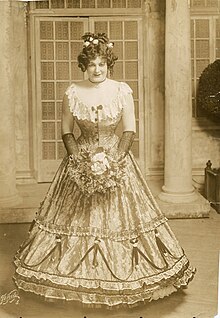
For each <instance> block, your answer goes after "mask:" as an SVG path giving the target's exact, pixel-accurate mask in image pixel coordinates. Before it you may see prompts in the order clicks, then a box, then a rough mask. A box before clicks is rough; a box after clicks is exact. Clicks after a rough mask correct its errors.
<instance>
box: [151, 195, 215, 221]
mask: <svg viewBox="0 0 220 318" xmlns="http://www.w3.org/2000/svg"><path fill="white" fill-rule="evenodd" d="M163 194H164V193H163ZM193 196H194V200H193V201H191V200H190V201H187V200H186V201H185V202H184V201H182V202H179V199H180V197H178V198H177V199H178V200H177V201H176V202H175V200H174V197H173V200H172V201H169V202H167V201H165V200H162V199H163V198H164V197H165V199H166V196H163V195H162V193H160V194H159V196H157V197H156V198H155V199H156V201H157V203H158V205H159V207H160V209H161V211H162V212H163V213H164V214H165V216H166V217H167V218H170V219H183V218H204V217H209V213H210V209H211V206H210V203H209V201H207V200H206V199H205V198H204V197H203V196H202V195H201V194H200V193H198V192H194V193H193ZM185 199H186V197H185ZM191 199H192V197H191Z"/></svg>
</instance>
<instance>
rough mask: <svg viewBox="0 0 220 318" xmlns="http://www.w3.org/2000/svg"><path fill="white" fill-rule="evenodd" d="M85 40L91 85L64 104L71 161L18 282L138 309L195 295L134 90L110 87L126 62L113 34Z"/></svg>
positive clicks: (73, 89)
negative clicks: (162, 201) (163, 206)
mask: <svg viewBox="0 0 220 318" xmlns="http://www.w3.org/2000/svg"><path fill="white" fill-rule="evenodd" d="M83 39H84V47H83V50H82V52H81V53H80V54H79V56H78V62H79V67H80V68H81V70H82V71H83V72H84V71H86V72H87V75H88V79H87V80H83V81H81V82H79V83H75V84H72V85H70V86H69V87H68V89H67V91H66V93H65V96H64V99H63V116H62V138H63V142H64V144H65V147H66V150H67V154H68V155H67V156H66V157H65V158H64V160H63V162H62V163H61V166H60V167H59V169H58V171H57V174H56V176H55V178H54V180H53V182H52V184H51V186H50V189H49V190H48V193H47V195H46V197H45V199H44V201H43V203H42V204H41V207H40V209H39V212H38V214H37V216H36V219H35V221H34V222H33V224H32V227H31V229H30V231H29V236H28V238H27V240H26V241H25V242H24V243H23V244H22V246H21V248H20V250H19V251H18V253H17V255H16V260H15V264H16V266H17V269H16V274H15V282H16V284H17V286H18V287H19V288H21V289H23V290H25V291H30V292H34V293H36V294H39V295H42V296H45V297H46V298H53V299H66V300H75V301H79V302H81V303H83V304H87V305H92V306H100V305H105V306H107V307H113V306H120V305H125V306H134V305H136V304H138V303H140V302H143V301H151V300H153V299H158V298H162V297H164V296H167V295H169V294H171V293H173V292H174V291H176V290H177V289H178V288H180V287H185V286H186V285H187V284H188V282H189V281H190V280H191V279H192V277H193V274H194V272H195V270H194V269H193V268H192V267H191V266H190V265H189V261H188V259H187V257H186V256H185V254H184V251H183V249H182V248H181V247H180V245H179V243H178V241H177V240H176V238H175V236H174V234H173V232H172V231H171V230H170V228H169V226H168V224H167V219H166V218H165V217H164V215H163V214H162V213H161V211H160V209H159V208H158V206H157V204H156V202H155V200H154V198H153V197H152V194H151V192H150V190H149V188H148V186H147V184H146V182H145V180H144V178H143V176H142V174H141V172H140V170H139V168H138V166H137V163H136V162H135V160H134V157H133V155H132V153H131V152H130V148H131V145H132V142H133V139H134V135H135V130H136V127H135V115H134V103H133V98H132V90H131V88H130V87H129V86H128V85H127V84H125V83H123V82H117V81H114V80H111V79H109V78H107V72H108V71H110V72H112V69H113V66H114V63H115V60H116V59H117V58H116V57H115V55H114V53H113V43H111V42H109V40H108V38H107V36H106V35H105V34H97V35H94V34H91V33H86V34H85V35H84V36H83ZM121 120H122V123H123V134H122V136H121V137H120V138H119V137H118V136H116V134H115V129H116V127H117V126H118V124H119V122H120V121H121ZM74 122H76V123H77V124H78V126H79V127H80V130H81V135H80V137H79V138H78V139H77V140H76V139H75V137H74V135H73V133H72V131H73V125H74Z"/></svg>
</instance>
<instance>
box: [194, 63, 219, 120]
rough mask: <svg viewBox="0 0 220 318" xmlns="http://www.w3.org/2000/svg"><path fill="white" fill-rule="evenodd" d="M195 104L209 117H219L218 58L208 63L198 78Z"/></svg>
mask: <svg viewBox="0 0 220 318" xmlns="http://www.w3.org/2000/svg"><path fill="white" fill-rule="evenodd" d="M197 106H198V108H199V109H203V110H205V114H206V115H207V116H209V117H210V118H211V119H217V118H218V120H219V118H220V60H216V61H215V62H213V63H211V64H209V65H208V66H207V67H206V68H205V69H204V71H203V72H202V74H201V76H200V78H199V84H198V91H197Z"/></svg>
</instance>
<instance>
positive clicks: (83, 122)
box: [66, 82, 132, 146]
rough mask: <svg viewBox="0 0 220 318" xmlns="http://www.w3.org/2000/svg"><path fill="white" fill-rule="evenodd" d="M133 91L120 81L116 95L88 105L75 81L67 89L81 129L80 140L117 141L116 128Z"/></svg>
mask: <svg viewBox="0 0 220 318" xmlns="http://www.w3.org/2000/svg"><path fill="white" fill-rule="evenodd" d="M130 93H132V89H131V88H130V87H129V86H128V85H127V84H126V83H124V82H118V89H117V93H116V96H115V97H114V98H113V99H112V100H111V101H110V102H109V103H106V104H101V105H94V106H88V105H86V104H85V103H84V102H82V100H81V99H80V98H79V96H78V94H77V86H76V85H75V84H74V83H73V84H72V85H70V86H69V87H68V89H67V90H66V95H67V96H68V99H69V108H70V111H71V113H72V114H73V116H74V118H75V120H76V122H77V124H78V126H79V128H80V130H81V136H80V137H79V142H80V143H82V142H87V143H89V144H91V143H93V144H94V143H95V144H98V146H100V145H102V146H103V145H104V144H107V143H109V145H111V144H112V142H113V141H115V139H116V138H115V135H114V132H115V129H116V128H117V125H118V123H119V121H120V119H121V117H122V112H123V108H124V107H126V100H125V96H126V95H127V94H130Z"/></svg>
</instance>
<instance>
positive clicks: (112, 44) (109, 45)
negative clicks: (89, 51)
mask: <svg viewBox="0 0 220 318" xmlns="http://www.w3.org/2000/svg"><path fill="white" fill-rule="evenodd" d="M106 46H107V48H108V49H113V47H114V43H113V42H110V43H107V44H106Z"/></svg>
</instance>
